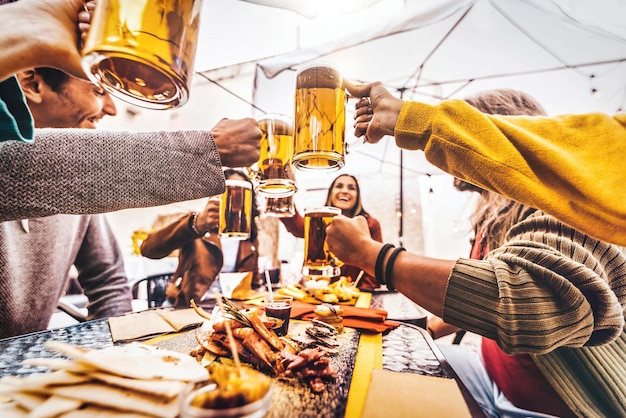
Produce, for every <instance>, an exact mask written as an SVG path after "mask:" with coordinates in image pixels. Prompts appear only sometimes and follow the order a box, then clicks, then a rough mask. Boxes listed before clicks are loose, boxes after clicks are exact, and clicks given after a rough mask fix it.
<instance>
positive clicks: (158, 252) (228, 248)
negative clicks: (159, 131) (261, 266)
mask: <svg viewBox="0 0 626 418" xmlns="http://www.w3.org/2000/svg"><path fill="white" fill-rule="evenodd" d="M224 177H225V178H226V180H238V181H245V182H250V179H249V178H248V177H247V176H246V175H245V174H244V173H243V172H241V171H239V170H235V169H226V170H224ZM219 206H220V199H219V197H218V196H215V197H212V198H210V199H209V200H208V201H207V204H206V206H205V208H204V210H203V211H202V212H198V213H196V212H192V213H189V214H187V215H185V216H183V217H182V218H180V219H179V220H177V221H175V222H173V223H171V224H169V225H167V226H165V227H163V228H161V229H159V230H158V231H155V232H153V233H151V234H150V235H148V237H147V238H146V239H145V240H144V241H143V243H142V244H141V255H143V256H144V257H148V258H152V259H158V258H163V257H167V256H168V255H169V254H170V253H171V252H172V251H174V250H176V249H178V267H177V268H176V272H175V273H174V276H173V277H174V279H173V280H172V281H171V282H170V283H169V284H168V287H167V290H166V295H167V300H168V302H169V303H171V304H172V305H173V306H174V307H189V300H190V299H193V300H195V301H196V302H199V301H200V300H201V298H202V296H204V294H205V293H206V292H207V291H208V290H209V289H210V287H211V285H212V284H213V282H214V281H215V279H216V277H217V275H218V274H219V273H220V272H229V273H230V272H248V271H251V272H252V274H253V284H254V283H260V279H261V278H260V277H259V273H258V257H259V253H258V248H259V243H258V238H257V228H256V225H255V221H254V219H255V218H256V217H257V216H258V210H257V207H256V203H255V199H252V222H251V227H250V237H249V238H248V239H245V240H234V239H221V238H220V235H219V234H218V224H219V212H220V208H219Z"/></svg>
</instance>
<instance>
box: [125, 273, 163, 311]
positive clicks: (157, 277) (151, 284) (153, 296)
mask: <svg viewBox="0 0 626 418" xmlns="http://www.w3.org/2000/svg"><path fill="white" fill-rule="evenodd" d="M172 276H173V273H164V274H154V275H152V276H148V277H144V278H143V279H140V280H138V281H136V282H135V283H134V284H133V289H132V291H133V298H134V299H137V295H138V293H139V291H138V290H139V284H140V283H143V282H146V293H147V296H148V308H156V307H159V306H163V303H164V302H165V289H166V288H167V284H168V283H169V281H170V280H172Z"/></svg>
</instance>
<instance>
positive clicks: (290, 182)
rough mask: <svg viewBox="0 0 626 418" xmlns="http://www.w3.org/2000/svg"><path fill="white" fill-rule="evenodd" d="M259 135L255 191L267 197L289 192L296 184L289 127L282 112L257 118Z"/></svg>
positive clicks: (285, 194)
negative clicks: (260, 134)
mask: <svg viewBox="0 0 626 418" xmlns="http://www.w3.org/2000/svg"><path fill="white" fill-rule="evenodd" d="M257 121H258V124H259V129H261V132H262V133H263V136H262V137H261V144H260V145H261V154H260V156H259V161H258V163H257V169H256V175H257V180H258V185H257V186H256V190H257V192H258V193H259V194H261V195H264V196H268V197H286V196H291V195H293V194H294V193H295V192H296V191H297V190H298V188H297V187H296V179H295V175H294V172H293V166H292V165H291V156H292V154H293V127H292V124H291V118H290V117H289V116H286V115H280V114H274V113H268V114H265V115H263V116H261V117H259V118H258V119H257Z"/></svg>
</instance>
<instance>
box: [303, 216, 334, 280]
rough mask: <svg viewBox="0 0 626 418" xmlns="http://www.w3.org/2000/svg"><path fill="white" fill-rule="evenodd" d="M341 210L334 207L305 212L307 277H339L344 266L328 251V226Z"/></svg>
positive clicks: (305, 271)
mask: <svg viewBox="0 0 626 418" xmlns="http://www.w3.org/2000/svg"><path fill="white" fill-rule="evenodd" d="M339 214H341V209H339V208H335V207H332V206H323V207H320V208H314V209H307V210H306V211H305V212H304V263H303V266H302V274H304V275H305V276H324V277H334V276H338V275H339V274H340V273H341V271H340V267H341V266H342V265H343V263H342V262H341V261H339V260H338V259H337V258H336V257H335V256H334V255H333V254H332V253H331V252H330V250H329V249H328V244H327V243H326V226H328V225H329V224H330V223H331V222H332V220H333V217H335V216H337V215H339Z"/></svg>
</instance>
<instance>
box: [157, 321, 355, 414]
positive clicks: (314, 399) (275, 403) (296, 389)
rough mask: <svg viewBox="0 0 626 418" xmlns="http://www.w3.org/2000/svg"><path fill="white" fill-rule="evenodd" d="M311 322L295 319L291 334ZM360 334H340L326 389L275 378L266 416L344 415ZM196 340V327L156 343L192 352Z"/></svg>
mask: <svg viewBox="0 0 626 418" xmlns="http://www.w3.org/2000/svg"><path fill="white" fill-rule="evenodd" d="M307 326H308V323H306V322H302V321H294V320H291V323H290V324H289V334H292V333H303V332H304V328H305V327H307ZM359 338H360V333H359V332H358V331H357V330H355V329H352V328H345V329H344V332H343V333H341V334H340V335H339V338H338V340H339V342H340V344H341V345H340V347H339V354H337V355H334V356H330V361H331V365H332V366H333V367H334V368H335V370H336V371H337V377H336V378H335V380H334V381H332V382H328V384H327V386H326V389H325V390H324V391H322V392H320V393H315V392H313V391H312V390H311V388H310V387H309V386H308V385H307V384H305V383H300V382H296V383H295V384H294V383H293V382H292V381H289V382H287V381H282V380H281V379H278V378H275V379H274V393H273V395H272V404H271V406H270V409H269V411H268V413H267V415H266V418H283V417H285V418H288V417H289V418H291V417H299V418H309V417H310V418H318V417H331V418H332V417H337V418H340V417H344V416H345V412H346V405H347V402H348V391H349V390H350V382H351V381H352V373H353V370H354V364H355V360H356V353H357V350H358V346H359ZM196 344H197V343H196V339H195V330H192V331H188V332H186V333H182V334H178V335H176V336H173V337H171V338H168V339H165V340H162V341H158V342H156V343H155V345H157V346H159V347H163V348H167V349H169V350H174V351H179V352H189V351H191V349H193V348H194V347H195V346H196Z"/></svg>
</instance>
